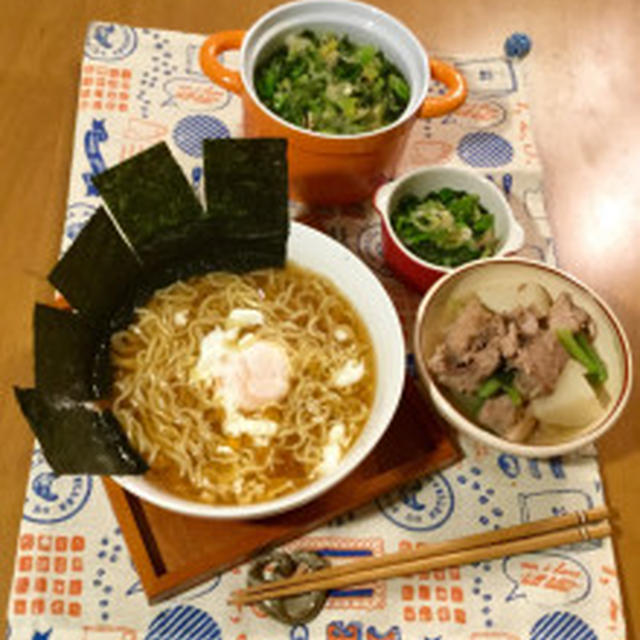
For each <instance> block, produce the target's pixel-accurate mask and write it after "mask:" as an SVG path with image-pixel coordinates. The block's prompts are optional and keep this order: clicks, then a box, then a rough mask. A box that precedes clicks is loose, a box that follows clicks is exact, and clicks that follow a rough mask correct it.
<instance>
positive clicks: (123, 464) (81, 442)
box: [15, 388, 148, 475]
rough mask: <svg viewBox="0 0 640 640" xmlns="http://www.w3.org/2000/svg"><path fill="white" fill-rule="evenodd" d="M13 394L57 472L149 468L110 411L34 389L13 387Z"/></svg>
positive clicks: (127, 471) (124, 471)
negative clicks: (99, 409)
mask: <svg viewBox="0 0 640 640" xmlns="http://www.w3.org/2000/svg"><path fill="white" fill-rule="evenodd" d="M15 394H16V398H17V399H18V402H19V404H20V408H21V409H22V412H23V414H24V415H25V416H26V418H27V420H28V421H29V425H30V426H31V429H32V430H33V432H34V434H35V436H36V437H37V438H38V440H39V441H40V444H41V446H42V451H43V453H44V456H45V458H46V459H47V462H48V463H49V465H50V466H51V468H52V469H53V470H54V471H55V472H56V473H58V474H69V473H92V474H101V475H126V474H133V473H136V474H137V473H144V472H145V471H146V470H147V469H148V466H147V463H146V462H145V461H144V460H143V459H142V458H141V457H140V454H138V453H137V452H136V451H135V450H134V449H133V448H132V447H131V445H130V444H129V441H128V439H127V437H126V435H125V434H124V432H123V431H122V428H121V427H120V424H119V423H118V421H117V420H116V419H115V417H114V415H113V414H112V413H111V412H110V411H102V412H99V411H94V410H92V409H90V408H88V407H87V406H85V404H83V403H79V402H75V401H70V400H67V401H63V400H61V399H59V398H55V397H53V396H49V395H47V394H45V393H42V392H41V391H38V390H37V389H18V388H16V389H15Z"/></svg>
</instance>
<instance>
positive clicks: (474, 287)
mask: <svg viewBox="0 0 640 640" xmlns="http://www.w3.org/2000/svg"><path fill="white" fill-rule="evenodd" d="M522 283H535V284H536V285H541V286H542V287H544V289H546V290H547V291H548V293H549V294H550V295H551V298H552V299H553V300H555V299H556V298H557V297H558V296H559V295H560V294H561V293H563V292H567V293H568V294H569V295H570V296H571V299H572V300H573V302H574V303H575V304H576V305H577V306H579V307H581V308H582V309H584V310H585V311H586V312H587V313H588V314H589V316H590V317H591V319H592V320H593V323H594V324H595V328H596V335H595V338H593V347H594V349H595V350H596V352H597V354H598V356H599V357H600V359H601V360H602V362H603V363H604V365H605V367H606V370H607V374H608V379H607V380H606V382H605V383H603V385H601V387H599V388H598V398H599V400H600V399H601V400H602V411H601V412H600V413H599V415H597V417H596V416H594V418H593V419H591V420H589V421H588V422H587V423H585V424H584V425H581V426H579V427H575V428H565V427H560V426H558V425H557V424H556V425H554V424H544V423H541V424H540V426H539V427H537V428H538V429H540V432H539V433H537V432H536V431H534V432H533V434H532V436H531V437H530V438H529V439H528V440H527V441H525V442H513V441H510V440H507V439H506V438H505V437H501V436H499V435H497V434H496V433H493V432H492V431H489V430H488V429H487V428H485V427H483V426H482V425H481V424H480V423H479V422H478V421H477V420H476V419H471V418H470V416H469V412H465V411H463V409H462V408H461V407H460V405H459V404H456V403H455V402H454V400H453V398H452V396H451V394H449V393H448V392H447V390H446V389H445V388H444V387H443V386H442V385H441V384H440V383H439V382H438V381H437V380H436V376H435V375H434V374H433V372H432V371H431V369H430V367H429V365H428V360H429V358H430V357H431V356H432V355H433V353H434V351H435V349H436V346H437V345H438V344H439V343H440V342H441V341H442V339H443V338H444V335H445V331H446V329H447V328H448V327H450V326H451V323H452V322H453V321H454V319H455V318H456V317H457V314H458V313H459V312H460V309H461V306H462V305H463V304H464V303H465V301H467V300H468V299H470V297H471V296H473V295H477V296H478V297H479V298H480V301H481V302H483V303H484V304H487V305H490V306H491V305H493V306H491V308H492V309H494V310H497V309H495V308H494V307H495V305H496V304H499V305H501V306H502V309H503V310H505V311H506V310H510V304H511V302H510V301H511V300H512V299H513V300H515V299H516V297H517V296H516V294H515V293H514V292H516V290H517V288H518V287H519V286H520V285H521V284H522ZM496 300H498V302H497V303H496V302H495V301H496ZM516 304H517V303H515V302H514V307H515V306H516ZM413 349H414V353H415V358H416V362H417V366H418V372H419V375H420V378H421V380H422V382H423V383H424V385H425V386H426V388H427V389H428V392H429V395H430V397H431V399H432V401H433V404H434V405H435V408H436V409H437V411H438V412H439V413H440V414H441V415H442V416H443V417H444V418H445V420H447V422H449V423H450V424H451V425H453V426H454V427H455V428H457V429H459V430H460V431H461V432H462V433H464V434H466V435H468V436H469V437H471V438H472V439H474V440H476V441H478V442H480V443H482V444H485V445H488V446H490V447H493V448H495V449H499V450H501V451H505V452H508V453H511V454H514V455H520V456H526V457H541V458H546V457H553V456H559V455H563V454H567V453H570V452H572V451H576V450H578V449H581V448H582V447H584V446H586V445H588V444H590V443H592V442H594V441H595V440H597V439H598V438H599V437H600V436H602V435H603V434H604V433H606V432H607V431H608V430H609V429H611V428H612V427H613V425H614V424H615V422H616V420H617V419H618V417H619V416H620V414H621V413H622V411H623V409H624V407H625V404H626V403H627V401H628V399H629V393H630V390H631V384H632V371H633V368H632V358H631V349H630V347H629V341H628V339H627V337H626V335H625V332H624V329H623V328H622V325H621V324H620V322H619V321H618V319H617V318H616V316H615V314H614V313H613V311H612V310H611V308H610V307H609V306H608V305H607V303H606V302H605V301H604V300H603V299H602V298H601V297H600V296H599V295H598V294H597V293H595V291H593V290H592V289H591V288H590V287H588V286H587V285H586V284H584V283H583V282H581V281H580V280H578V279H577V278H575V277H574V276H572V275H570V274H568V273H566V272H564V271H562V270H560V269H557V268H554V267H551V266H549V265H546V264H542V263H539V262H534V261H531V260H525V259H521V258H493V259H489V260H484V261H475V262H471V263H469V264H466V265H464V266H462V267H459V268H458V269H457V270H456V271H454V272H453V273H450V274H448V275H446V276H444V277H443V278H441V279H440V280H438V282H437V283H436V284H435V285H434V286H433V287H432V288H431V289H430V290H429V291H428V293H427V294H426V295H425V296H424V298H423V299H422V302H421V304H420V307H419V309H418V314H417V318H416V324H415V327H414V334H413ZM605 394H606V395H605ZM571 400H572V401H573V400H574V399H571ZM565 406H566V405H565ZM558 407H559V408H558V410H560V405H558ZM563 410H564V408H563Z"/></svg>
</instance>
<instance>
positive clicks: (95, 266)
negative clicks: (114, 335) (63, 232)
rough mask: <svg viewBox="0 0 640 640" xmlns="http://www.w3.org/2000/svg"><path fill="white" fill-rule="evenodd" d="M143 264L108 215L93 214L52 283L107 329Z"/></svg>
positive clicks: (92, 321)
mask: <svg viewBox="0 0 640 640" xmlns="http://www.w3.org/2000/svg"><path fill="white" fill-rule="evenodd" d="M140 273H141V268H140V263H139V261H138V259H137V258H136V256H135V255H134V253H133V252H132V251H131V248H130V247H129V246H128V245H127V243H126V242H125V241H124V240H123V239H122V237H121V236H120V233H119V232H118V230H117V229H116V228H115V226H114V224H113V222H112V221H111V219H110V218H109V215H108V214H107V212H106V211H105V210H104V209H103V208H102V207H100V208H98V210H97V211H96V212H95V213H94V214H93V216H92V217H91V219H90V220H89V221H88V222H87V224H86V225H85V226H84V227H83V228H82V230H81V231H80V233H79V234H78V237H77V238H76V239H75V241H74V243H73V244H72V245H71V246H70V247H69V249H68V251H67V252H66V253H65V254H64V255H63V256H62V258H61V259H60V260H59V261H58V263H57V264H56V266H55V267H54V268H53V270H52V271H51V273H50V274H49V282H51V284H52V285H53V286H54V287H55V288H56V289H57V290H58V291H60V293H61V294H62V295H63V296H64V297H65V299H66V300H67V302H68V303H69V304H70V305H71V306H72V307H74V308H75V309H77V310H78V311H79V312H80V313H81V314H82V315H83V317H84V318H85V319H86V320H87V321H88V322H89V323H90V324H92V325H94V326H98V327H100V326H104V325H105V323H106V322H107V321H108V319H109V317H110V316H111V314H112V313H113V312H114V311H115V309H117V308H118V307H119V306H120V305H121V301H122V300H123V299H126V298H128V294H129V291H130V290H132V289H134V288H135V286H136V284H137V281H138V278H139V277H140Z"/></svg>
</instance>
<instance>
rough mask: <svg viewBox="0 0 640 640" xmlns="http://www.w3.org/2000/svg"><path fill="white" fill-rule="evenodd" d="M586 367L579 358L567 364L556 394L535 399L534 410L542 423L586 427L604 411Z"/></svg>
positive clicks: (531, 406) (533, 412)
mask: <svg viewBox="0 0 640 640" xmlns="http://www.w3.org/2000/svg"><path fill="white" fill-rule="evenodd" d="M585 372H586V370H585V368H584V367H583V366H582V365H581V364H579V363H578V362H576V361H575V360H569V361H568V362H567V364H566V365H565V367H564V369H563V370H562V373H561V374H560V377H559V378H558V382H557V384H556V388H555V390H554V391H553V393H550V394H549V395H547V396H541V397H539V398H536V399H535V400H532V401H531V405H530V409H531V413H532V414H533V415H534V416H535V417H536V418H537V419H538V420H540V421H541V422H546V423H552V424H554V425H557V426H559V427H567V428H575V427H585V426H587V425H588V424H590V423H591V422H593V421H594V420H596V419H597V418H599V417H600V416H601V415H602V413H603V408H602V405H601V404H600V402H599V400H598V397H597V396H596V393H595V391H594V390H593V387H592V386H591V385H590V384H589V383H588V382H587V380H586V378H585V377H584V374H585Z"/></svg>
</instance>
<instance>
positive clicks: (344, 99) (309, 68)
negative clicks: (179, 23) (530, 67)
mask: <svg viewBox="0 0 640 640" xmlns="http://www.w3.org/2000/svg"><path fill="white" fill-rule="evenodd" d="M254 83H255V88H256V92H257V94H258V97H259V98H260V100H261V101H262V102H263V103H264V104H265V106H267V107H268V108H269V109H271V111H273V112H274V113H276V114H277V115H279V116H280V117H281V118H284V119H285V120H287V121H288V122H291V123H292V124H295V125H297V126H299V127H302V128H304V129H311V130H312V131H319V132H322V133H332V134H354V133H363V132H366V131H372V130H374V129H379V128H380V127H384V126H385V125H387V124H390V123H392V122H394V121H395V120H397V119H398V118H399V117H400V116H401V114H402V113H403V112H404V110H405V109H406V107H407V104H408V103H409V98H410V96H411V90H410V88H409V85H408V84H407V81H406V80H405V78H404V77H403V75H402V73H401V72H400V71H399V69H398V68H397V67H396V66H395V65H393V64H392V63H391V62H389V60H387V58H386V57H385V56H384V54H383V53H382V52H381V51H379V50H378V49H377V48H376V47H374V46H373V45H371V44H364V45H361V44H356V43H354V42H352V41H351V40H350V39H349V37H348V36H338V35H336V34H335V33H331V32H327V33H315V32H313V31H309V30H306V31H303V32H301V33H298V34H290V35H288V36H287V37H286V39H285V42H284V45H283V46H281V47H280V48H278V49H276V50H275V51H274V52H273V53H272V54H271V55H270V56H268V57H267V59H266V60H264V61H263V62H261V63H260V64H259V65H258V67H257V69H256V73H255V76H254Z"/></svg>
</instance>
